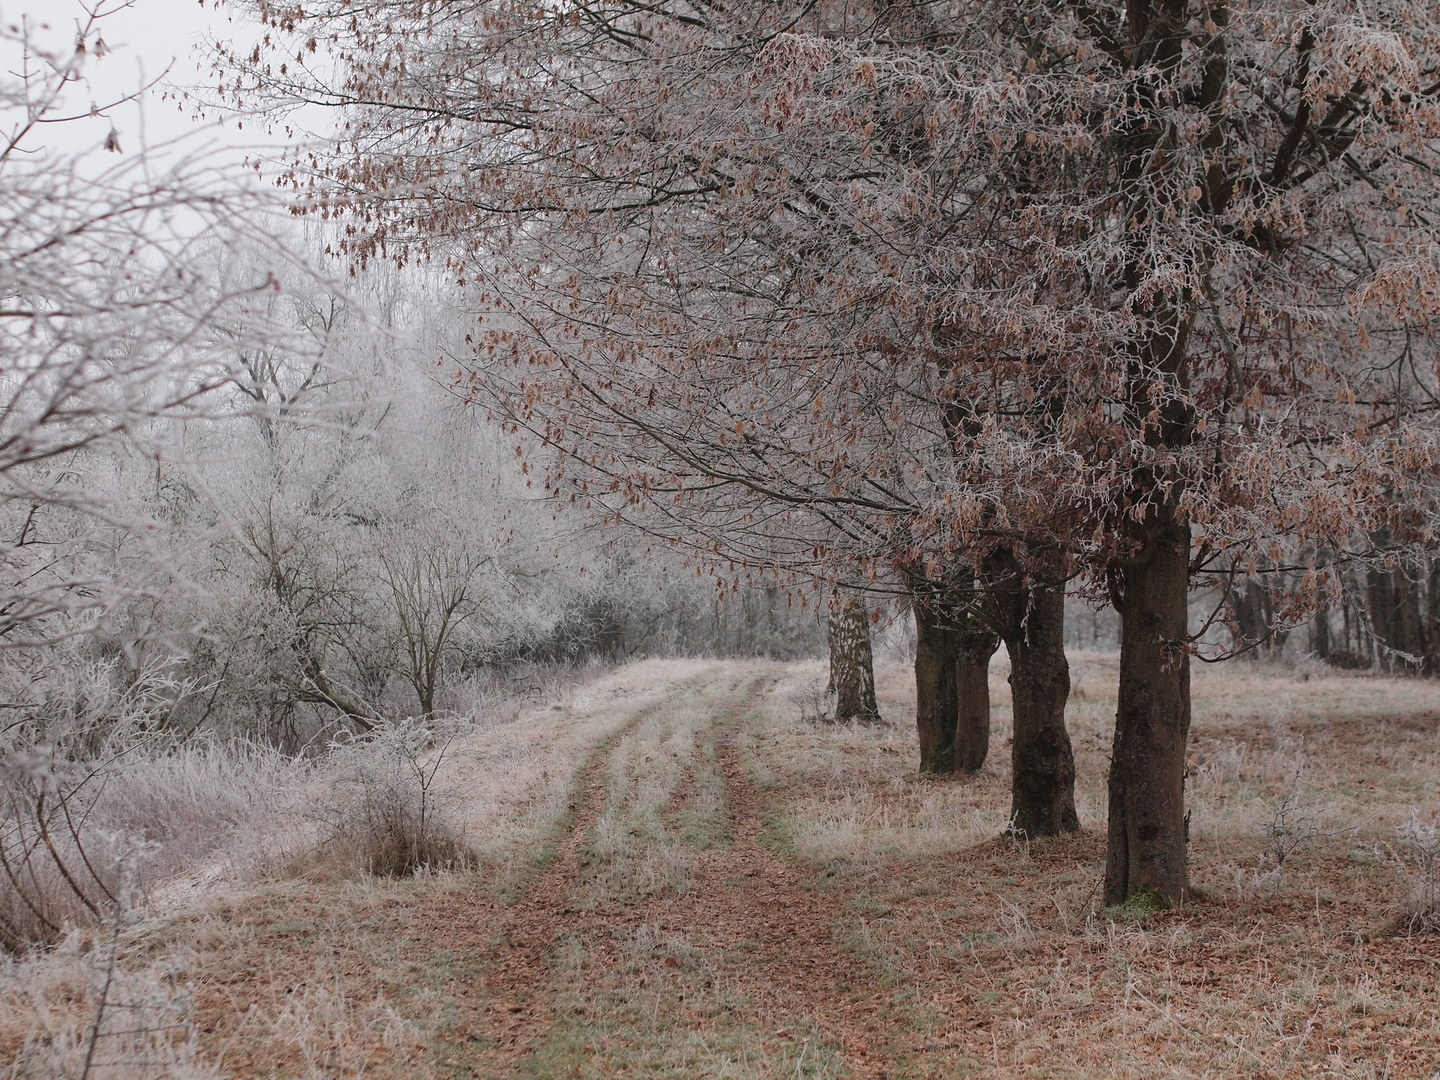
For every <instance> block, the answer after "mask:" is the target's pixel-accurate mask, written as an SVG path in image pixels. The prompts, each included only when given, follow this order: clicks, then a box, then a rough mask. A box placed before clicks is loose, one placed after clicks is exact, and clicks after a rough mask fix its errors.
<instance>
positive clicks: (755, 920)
mask: <svg viewBox="0 0 1440 1080" xmlns="http://www.w3.org/2000/svg"><path fill="white" fill-rule="evenodd" d="M769 685H770V683H769V680H767V679H764V678H758V679H755V680H754V681H752V683H751V685H750V686H749V687H748V688H747V693H746V699H745V700H744V703H743V704H741V703H737V704H736V706H734V707H732V708H731V709H728V710H725V711H724V712H723V713H722V715H721V716H720V717H718V718H716V719H717V720H718V723H715V724H714V725H713V726H712V728H711V730H710V731H708V732H705V733H704V738H697V740H696V746H695V754H694V755H693V757H692V759H691V763H690V765H689V767H687V768H686V770H685V775H684V779H683V781H682V782H681V783H680V784H679V785H677V787H676V788H675V789H674V790H673V792H672V794H671V804H670V812H669V813H667V815H666V816H667V818H669V819H671V820H674V818H675V816H676V814H677V813H679V812H681V811H682V810H683V808H685V807H686V806H688V805H689V804H690V803H692V802H693V800H694V798H695V792H696V790H697V785H698V784H700V783H701V782H703V780H704V779H706V778H708V779H710V780H711V781H712V782H715V783H717V784H723V789H724V796H723V798H724V800H725V804H724V806H723V807H722V808H721V811H720V816H721V818H722V819H723V820H722V821H721V822H720V827H721V828H722V829H723V833H724V835H723V836H721V837H718V838H717V840H718V842H714V843H706V844H704V845H703V847H701V848H700V849H698V850H695V851H694V870H693V873H692V878H691V881H690V884H689V887H688V888H687V889H685V890H683V891H679V892H670V893H667V894H664V895H649V896H644V895H642V896H638V897H634V898H632V899H630V901H629V902H628V903H619V904H615V905H613V906H611V907H608V908H605V907H597V908H594V909H592V910H590V911H586V912H583V913H582V912H580V911H576V910H569V911H566V912H564V913H563V914H564V915H565V916H566V917H568V918H569V919H570V920H571V921H570V922H569V925H568V926H567V927H565V928H564V929H563V932H564V936H565V943H566V945H567V947H568V948H569V949H570V950H571V960H570V961H565V962H560V961H558V960H557V962H556V965H555V969H554V976H555V986H554V988H553V990H552V991H551V994H550V999H551V1009H550V1017H549V1021H550V1023H549V1027H550V1030H548V1031H546V1032H543V1033H542V1032H541V1031H540V1030H539V1028H540V1026H541V1025H540V1024H538V1023H532V1024H529V1025H527V1031H526V1046H525V1047H524V1048H523V1049H522V1047H521V1046H520V1045H519V1044H518V1043H517V1044H514V1045H513V1049H514V1051H518V1053H517V1054H516V1056H515V1057H514V1058H512V1062H513V1066H512V1067H513V1068H514V1071H516V1072H520V1073H522V1074H524V1075H533V1076H547V1077H548V1076H563V1075H577V1076H590V1075H594V1076H603V1075H607V1074H609V1073H611V1072H616V1073H618V1072H628V1073H633V1074H636V1075H653V1076H670V1075H674V1076H685V1075H691V1074H692V1073H691V1072H690V1070H692V1069H693V1070H696V1071H697V1072H701V1073H705V1072H706V1071H707V1070H706V1069H705V1067H704V1062H703V1060H697V1057H696V1055H700V1056H701V1057H703V1054H704V1053H710V1054H711V1055H713V1057H714V1058H715V1060H716V1061H717V1062H719V1061H721V1060H724V1061H726V1062H733V1061H734V1060H735V1059H736V1058H743V1059H745V1060H747V1061H749V1062H750V1070H749V1071H748V1072H736V1073H735V1075H755V1076H770V1075H782V1074H783V1075H796V1076H815V1077H820V1076H826V1077H829V1076H837V1075H841V1074H843V1075H848V1076H852V1077H873V1078H878V1077H885V1076H887V1075H889V1072H890V1070H891V1069H892V1068H893V1066H892V1065H891V1058H892V1054H891V1049H890V1046H889V1044H888V1039H887V1036H886V1033H885V1019H886V1017H885V1015H884V1012H883V1003H882V1001H881V999H880V998H878V997H877V996H876V994H875V992H874V988H873V986H871V985H870V984H871V982H872V980H871V979H869V978H868V977H867V975H866V974H865V973H864V972H863V971H862V970H858V969H862V968H863V963H862V962H861V961H860V960H858V959H857V958H856V957H854V956H852V955H850V954H849V953H848V952H847V951H846V950H845V949H844V947H843V946H842V944H841V943H840V942H838V941H837V940H836V928H837V926H838V925H840V924H841V922H842V918H843V911H842V898H841V897H840V896H838V895H837V894H835V893H834V892H831V891H829V890H823V889H816V888H812V887H811V883H812V882H813V880H814V874H813V873H812V872H811V871H810V870H808V869H806V868H804V867H802V866H800V865H798V864H796V863H795V862H793V861H792V860H790V859H788V858H787V857H786V856H785V855H783V854H782V853H781V852H779V851H777V850H775V849H774V847H773V846H770V845H767V843H766V831H767V826H766V818H765V806H764V800H763V798H762V796H761V795H760V793H758V792H757V791H756V790H755V789H754V787H753V786H752V785H751V784H750V782H749V780H748V778H747V775H746V766H745V751H744V749H743V747H742V745H741V741H740V737H741V734H742V731H743V726H744V723H745V720H746V717H747V716H748V715H749V714H751V713H752V712H753V711H754V709H755V708H756V707H757V706H758V704H759V703H760V700H761V699H762V698H763V696H764V693H765V691H766V689H767V688H768V686H769ZM736 689H739V687H736ZM577 885H578V882H577ZM549 940H550V941H552V942H554V941H557V938H556V936H555V934H554V933H553V932H552V933H551V935H550V938H549ZM577 955H578V956H579V957H581V958H582V960H581V964H580V966H579V967H576V966H575V965H574V963H573V957H574V956H577ZM647 960H648V962H647ZM567 963H569V964H570V966H571V968H572V970H570V971H569V972H567V971H565V970H564V968H565V967H566V964H567ZM531 1019H532V1020H534V1021H539V1020H540V1019H541V1018H540V1017H539V1016H538V1015H533V1016H532V1017H531ZM697 1047H698V1048H700V1049H695V1048H697ZM727 1074H728V1068H727ZM497 1075H499V1074H498V1073H497Z"/></svg>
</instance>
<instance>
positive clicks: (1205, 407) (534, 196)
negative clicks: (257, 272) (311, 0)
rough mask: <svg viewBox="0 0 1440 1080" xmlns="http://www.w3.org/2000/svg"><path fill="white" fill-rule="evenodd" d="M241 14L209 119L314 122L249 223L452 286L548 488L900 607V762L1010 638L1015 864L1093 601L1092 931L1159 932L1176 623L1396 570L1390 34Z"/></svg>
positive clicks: (1395, 188) (1280, 12)
mask: <svg viewBox="0 0 1440 1080" xmlns="http://www.w3.org/2000/svg"><path fill="white" fill-rule="evenodd" d="M255 7H256V10H257V12H258V14H259V15H260V17H261V18H262V19H264V20H266V22H267V25H268V31H269V32H268V35H267V38H266V40H265V42H263V43H262V44H261V45H260V46H259V47H258V48H256V49H255V50H253V51H252V50H251V49H250V48H249V47H248V46H246V47H244V48H239V49H236V50H234V51H233V52H223V51H222V53H221V54H220V57H219V63H220V64H221V66H222V67H223V69H224V77H223V83H224V85H225V86H226V87H227V89H231V88H233V92H234V94H235V95H236V96H237V97H238V98H239V99H240V101H241V102H242V103H243V104H246V105H251V104H254V103H255V102H257V101H258V102H259V103H261V104H262V105H263V106H264V107H265V108H267V109H270V110H274V111H276V112H277V113H283V112H284V111H285V110H286V109H287V108H290V107H292V106H296V105H300V104H319V105H324V106H331V107H335V108H337V109H340V110H341V111H342V112H343V114H344V125H343V129H342V130H343V132H344V134H343V136H342V137H340V138H339V139H337V140H336V141H335V142H334V143H333V144H332V145H331V146H330V148H329V152H328V153H327V154H324V155H321V156H306V157H304V158H303V159H297V160H296V161H295V162H294V163H293V167H292V168H291V170H290V171H289V172H288V173H287V174H286V176H285V178H284V180H283V181H282V182H286V183H291V184H293V185H295V187H296V188H297V190H298V191H301V192H304V193H305V196H306V198H307V199H311V200H313V201H311V202H310V203H309V205H311V206H312V207H314V208H316V209H319V210H323V211H325V212H327V213H328V212H332V211H333V212H344V213H347V214H348V215H349V220H350V221H351V223H352V224H351V232H350V234H349V239H348V242H347V251H348V253H349V254H350V255H351V256H352V257H353V258H354V259H356V260H357V261H358V262H361V263H364V262H366V261H368V260H371V259H376V258H385V257H389V258H393V259H396V260H397V261H400V262H404V261H406V260H408V259H411V258H415V257H416V256H417V255H418V254H419V253H422V252H424V253H430V254H433V255H435V256H436V257H437V258H439V259H440V260H441V261H443V263H444V265H445V266H446V267H447V268H448V269H449V270H450V271H451V272H452V273H453V274H454V275H455V277H456V279H457V280H458V281H460V282H461V283H463V285H464V286H465V287H466V288H467V289H468V290H469V296H470V304H471V306H472V308H473V312H474V314H475V316H476V318H477V322H476V325H475V327H474V330H473V332H472V333H471V334H470V336H469V345H470V349H469V351H468V352H467V353H466V354H465V355H463V356H461V357H459V358H457V359H458V362H459V366H460V367H461V369H462V370H463V371H464V372H466V373H467V379H468V381H467V382H466V383H465V386H466V391H467V393H468V394H469V395H470V397H471V398H472V399H473V400H474V401H475V402H476V403H478V404H480V405H482V406H483V407H484V408H486V409H488V410H490V411H491V412H492V413H493V414H495V415H498V416H500V417H502V418H503V419H504V420H505V421H507V422H508V423H509V424H511V425H512V427H513V429H514V430H516V431H521V430H523V431H528V432H530V433H533V434H534V435H535V436H537V437H538V438H539V440H540V441H541V442H542V443H543V444H544V445H545V446H546V447H548V448H549V453H548V455H540V456H537V457H536V458H535V465H536V468H537V470H540V471H541V472H542V474H543V479H544V482H545V484H546V486H547V487H548V488H549V489H550V490H552V491H554V492H557V493H563V494H567V495H569V496H570V497H571V498H573V499H575V500H577V501H579V502H582V503H585V504H586V505H589V506H592V507H595V508H598V509H600V510H602V511H603V512H605V513H607V514H609V515H611V516H613V517H614V518H617V519H621V520H624V521H627V522H629V523H631V524H632V525H634V526H635V527H637V528H639V529H641V530H643V531H645V532H646V533H648V534H650V535H652V536H655V537H658V538H662V539H664V540H666V541H668V542H670V543H672V544H675V545H677V546H679V547H682V548H684V549H685V550H687V551H689V552H694V553H700V554H703V555H704V556H706V557H707V558H708V559H709V560H710V563H711V565H712V567H714V568H715V570H716V573H717V575H718V576H719V578H720V580H721V582H722V585H723V586H725V587H730V588H738V587H740V586H741V585H742V584H743V583H745V582H747V581H753V580H761V579H763V580H771V581H778V582H780V583H783V584H793V583H795V582H798V581H803V582H809V583H811V584H812V585H814V586H815V587H816V588H817V589H818V592H819V595H821V596H829V595H838V596H841V597H843V596H845V595H846V590H851V591H857V590H858V591H859V592H860V593H863V594H870V595H875V594H890V595H904V596H908V597H909V598H910V602H911V603H912V605H913V607H914V610H915V612H916V615H917V626H918V629H919V638H920V645H919V650H918V651H919V653H920V657H921V659H920V660H919V661H918V662H917V680H918V690H919V702H920V704H919V718H918V719H919V723H920V734H921V740H922V760H923V761H924V763H925V764H926V765H927V767H931V768H937V769H945V768H950V767H954V766H955V765H957V764H958V765H962V766H963V765H965V764H967V763H969V762H972V761H973V760H974V755H975V753H976V751H975V749H974V746H973V743H972V742H971V741H970V735H969V734H964V735H956V736H955V737H954V738H953V739H952V738H951V737H950V735H949V732H950V731H952V730H957V728H956V723H955V719H958V717H959V716H960V715H961V713H962V711H964V710H963V709H962V706H961V705H960V704H959V703H960V702H961V700H962V699H965V700H969V698H970V694H971V693H972V692H971V691H968V690H962V687H971V686H974V685H976V684H975V682H974V674H973V673H974V672H975V671H976V670H977V669H978V665H980V664H981V663H982V662H983V658H984V657H986V656H988V654H987V653H986V650H987V649H993V647H994V645H993V642H994V638H995V637H997V636H998V637H1003V638H1004V639H1005V640H1006V643H1007V646H1008V648H1009V651H1010V653H1011V656H1012V662H1013V671H1014V674H1013V675H1012V679H1013V680H1014V683H1015V687H1016V732H1017V735H1016V750H1015V753H1016V769H1015V775H1016V789H1015V803H1016V812H1017V823H1021V824H1022V826H1023V827H1025V828H1026V829H1027V831H1034V832H1046V831H1053V830H1061V829H1067V828H1073V827H1074V824H1075V819H1074V813H1073V798H1072V797H1071V796H1070V795H1069V792H1070V788H1071V785H1072V781H1073V762H1072V760H1071V755H1070V749H1069V743H1068V737H1066V736H1065V732H1064V724H1063V705H1064V699H1065V696H1066V693H1067V692H1068V675H1067V672H1066V669H1065V661H1064V653H1063V649H1062V648H1060V644H1061V642H1062V641H1063V633H1062V627H1061V623H1060V620H1061V613H1062V612H1063V603H1062V602H1061V601H1062V596H1063V591H1064V589H1065V588H1066V584H1067V583H1070V585H1071V587H1075V588H1079V589H1081V590H1083V591H1084V592H1085V593H1086V594H1087V595H1089V596H1091V597H1092V598H1093V599H1095V600H1096V601H1102V600H1103V601H1108V602H1109V603H1111V604H1113V605H1114V607H1115V608H1116V610H1117V611H1118V612H1119V615H1120V619H1121V623H1122V647H1121V662H1120V685H1119V702H1120V704H1119V711H1118V715H1117V724H1116V732H1115V745H1114V750H1113V763H1112V771H1111V777H1110V819H1109V855H1108V860H1107V870H1106V886H1105V893H1106V898H1107V900H1109V901H1111V902H1115V903H1118V902H1122V901H1126V900H1127V899H1129V898H1131V897H1133V896H1136V895H1137V894H1141V895H1143V896H1144V897H1147V898H1153V899H1158V900H1159V901H1161V902H1166V903H1169V902H1175V901H1179V900H1180V899H1181V898H1182V897H1183V895H1184V891H1185V882H1186V871H1185V866H1186V862H1185V838H1184V805H1183V804H1184V797H1183V795H1184V792H1183V786H1184V751H1185V742H1186V738H1187V732H1188V727H1189V719H1190V699H1189V665H1190V662H1191V655H1192V652H1193V651H1194V645H1193V638H1192V635H1191V628H1190V626H1189V622H1188V595H1189V592H1190V589H1191V586H1192V584H1193V583H1195V582H1196V581H1197V580H1198V581H1205V582H1209V581H1211V580H1212V579H1215V578H1217V577H1218V578H1219V579H1220V584H1221V585H1222V588H1223V586H1224V584H1225V583H1226V582H1229V581H1232V580H1235V579H1237V578H1240V577H1243V576H1245V575H1247V574H1249V573H1251V572H1254V571H1256V570H1257V569H1265V568H1285V569H1289V570H1293V571H1296V572H1297V573H1298V575H1299V578H1300V581H1299V585H1298V587H1297V588H1296V589H1295V590H1294V591H1293V593H1292V594H1291V595H1290V596H1289V597H1288V599H1287V602H1286V604H1285V605H1283V608H1282V611H1281V612H1279V613H1278V614H1277V615H1276V616H1275V618H1277V619H1278V620H1279V621H1280V622H1281V623H1286V622H1293V621H1294V620H1296V619H1298V618H1299V617H1301V616H1302V615H1303V614H1305V613H1307V612H1308V611H1309V610H1312V609H1313V607H1314V605H1315V604H1316V603H1317V602H1321V601H1322V600H1323V598H1326V597H1329V596H1331V593H1332V590H1333V586H1334V582H1335V576H1334V568H1336V567H1337V566H1354V565H1358V564H1360V563H1363V562H1364V561H1365V560H1367V559H1372V558H1379V557H1380V556H1381V555H1382V554H1387V552H1382V545H1380V544H1378V543H1377V542H1376V541H1375V540H1374V539H1373V538H1375V537H1377V536H1381V535H1384V536H1385V537H1387V538H1388V539H1387V542H1386V544H1385V545H1383V547H1385V548H1388V549H1389V552H1388V554H1393V551H1394V550H1395V549H1396V548H1397V547H1398V548H1400V549H1406V550H1408V549H1410V548H1412V547H1415V546H1425V545H1428V544H1429V543H1430V540H1431V535H1432V523H1433V521H1434V506H1435V501H1434V487H1433V481H1434V478H1435V464H1436V451H1437V446H1436V438H1435V431H1434V423H1433V415H1432V414H1433V411H1434V406H1435V402H1436V396H1435V384H1436V379H1435V340H1434V335H1433V332H1432V324H1431V320H1432V319H1433V317H1434V314H1435V306H1436V297H1437V285H1436V283H1437V281H1440V266H1437V255H1436V252H1437V250H1440V247H1437V244H1436V238H1435V235H1434V231H1433V219H1432V214H1433V212H1434V209H1435V207H1436V205H1437V204H1436V184H1437V164H1440V154H1437V145H1436V137H1437V133H1440V129H1437V124H1440V103H1437V91H1440V81H1437V80H1440V29H1437V25H1436V17H1435V12H1434V11H1433V10H1432V9H1431V8H1430V6H1428V5H1425V4H1421V3H1414V2H1407V0H1389V2H1387V3H1382V4H1379V5H1369V6H1367V8H1366V10H1365V11H1363V12H1362V11H1360V10H1359V9H1356V8H1354V7H1353V5H1350V4H1346V3H1340V2H1338V0H1328V2H1327V0H1303V2H1302V0H1128V2H1127V3H1125V4H1119V3H1100V4H1094V3H1085V4H1072V3H1068V2H1061V0H1053V2H1051V0H1047V2H1041V3H1028V2H1027V3H1023V4H1022V3H1005V2H1001V3H994V2H986V3H983V4H982V3H970V2H967V0H946V2H928V0H873V2H870V3H859V4H857V3H854V2H845V3H841V2H838V0H837V2H835V3H828V2H824V0H822V2H814V0H805V2H800V0H770V2H766V3H760V4H756V3H739V2H735V3H729V2H725V0H719V2H712V3H706V4H690V3H686V2H684V0H678V2H673V3H672V2H669V0H664V2H660V3H654V2H646V3H638V2H631V0H567V2H566V3H562V4H552V3H533V4H532V3H526V2H523V0H494V2H481V3H476V4H467V5H419V4H411V3H404V2H400V0H396V2H394V3H380V4H374V5H367V7H366V9H365V11H364V12H362V13H358V14H357V13H356V12H355V11H354V9H353V8H352V7H350V6H346V5H333V6H332V5H327V4H320V5H318V6H316V7H313V8H312V7H307V8H306V9H305V10H303V11H302V10H300V9H299V8H290V7H288V6H285V5H279V4H271V3H268V2H266V3H259V4H257V5H255ZM309 153H310V152H309V151H307V155H308V154H309ZM311 192H318V194H314V195H312V194H310V193H311ZM1319 552H1325V553H1327V554H1326V556H1325V558H1324V559H1323V560H1322V559H1321V558H1319V557H1317V553H1319ZM836 590H839V592H838V593H836ZM837 602H845V601H843V600H841V601H837ZM965 715H966V717H967V721H966V724H965V726H964V729H963V730H964V731H965V732H967V733H968V732H970V731H972V729H973V727H974V725H972V724H971V723H970V719H971V716H970V713H969V712H965ZM947 740H948V741H947ZM1032 826H1033V828H1032Z"/></svg>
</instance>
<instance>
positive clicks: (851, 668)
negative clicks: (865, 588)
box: [829, 598, 880, 721]
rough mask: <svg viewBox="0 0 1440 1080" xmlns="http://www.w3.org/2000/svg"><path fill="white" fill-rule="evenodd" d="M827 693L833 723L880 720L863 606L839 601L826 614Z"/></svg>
mask: <svg viewBox="0 0 1440 1080" xmlns="http://www.w3.org/2000/svg"><path fill="white" fill-rule="evenodd" d="M829 638H830V689H831V690H832V691H833V692H834V694H835V719H836V720H864V721H873V720H878V719H880V709H879V708H878V707H877V705H876V703H875V656H874V652H873V651H872V649H871V647H870V615H869V612H867V611H866V609H865V605H864V603H862V602H861V601H859V600H857V599H854V598H846V599H844V600H842V601H841V602H840V603H839V605H838V606H836V607H835V608H834V609H832V610H831V612H830V625H829Z"/></svg>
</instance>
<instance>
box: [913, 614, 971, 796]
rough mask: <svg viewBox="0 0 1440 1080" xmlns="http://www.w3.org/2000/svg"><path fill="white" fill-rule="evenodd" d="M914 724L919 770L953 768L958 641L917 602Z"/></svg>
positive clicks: (949, 628) (948, 627)
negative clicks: (917, 738)
mask: <svg viewBox="0 0 1440 1080" xmlns="http://www.w3.org/2000/svg"><path fill="white" fill-rule="evenodd" d="M913 606H914V611H915V727H916V730H917V733H918V734H919V736H920V771H921V772H922V773H949V772H954V771H955V730H956V723H957V719H958V716H959V706H960V696H959V685H958V680H957V674H958V665H957V663H956V661H957V660H958V658H959V640H958V635H957V634H956V632H955V630H954V628H953V627H952V626H951V625H950V624H949V623H948V622H947V621H946V620H945V618H944V617H943V615H941V614H940V613H939V612H937V611H936V610H935V609H934V608H933V607H931V606H930V605H928V604H924V603H921V602H920V601H918V600H917V601H916V602H915V603H914V605H913Z"/></svg>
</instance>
